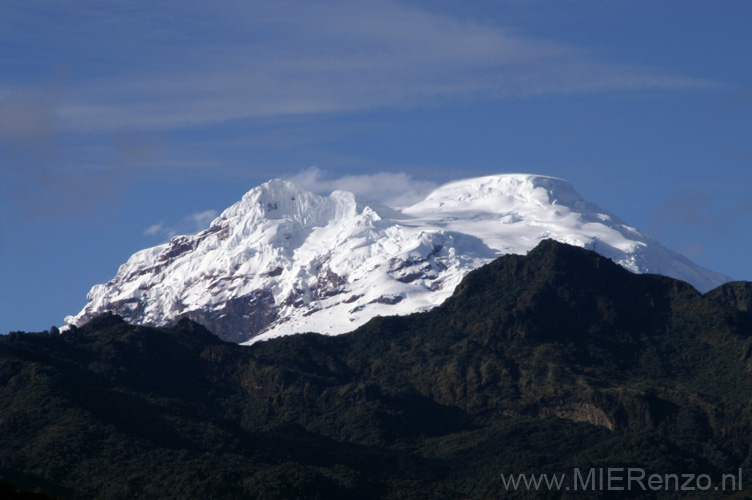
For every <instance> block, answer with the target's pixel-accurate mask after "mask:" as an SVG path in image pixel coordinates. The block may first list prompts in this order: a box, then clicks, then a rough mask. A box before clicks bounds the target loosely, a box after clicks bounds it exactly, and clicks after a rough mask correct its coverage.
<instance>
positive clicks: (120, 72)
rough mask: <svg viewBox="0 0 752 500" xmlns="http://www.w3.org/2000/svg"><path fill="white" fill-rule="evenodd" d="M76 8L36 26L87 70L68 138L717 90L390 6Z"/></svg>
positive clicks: (66, 107)
mask: <svg viewBox="0 0 752 500" xmlns="http://www.w3.org/2000/svg"><path fill="white" fill-rule="evenodd" d="M81 3H82V4H84V5H88V6H89V8H88V9H86V8H81V9H79V11H80V12H79V13H78V14H72V13H66V12H62V11H61V12H60V13H59V14H60V16H62V19H61V20H60V22H58V23H56V24H55V23H47V24H42V25H41V26H47V28H46V29H49V30H52V33H49V34H46V35H47V38H50V39H54V38H55V36H54V35H58V37H62V38H60V40H61V41H60V43H61V44H62V45H64V46H66V47H64V48H67V49H68V50H69V51H70V52H72V53H74V54H78V56H77V57H80V58H81V61H75V60H74V61H73V63H72V64H74V65H76V64H79V63H80V64H83V62H84V61H85V60H90V61H93V62H92V65H93V67H88V66H87V67H85V69H83V70H81V71H80V72H79V74H76V72H75V71H72V72H71V78H70V81H69V82H68V86H67V88H66V99H65V100H64V102H63V103H62V104H61V107H60V114H61V119H62V120H63V121H65V122H66V123H67V124H68V125H69V126H71V127H73V128H75V129H78V130H102V129H123V128H125V129H147V130H152V129H163V130H169V129H175V128H182V127H192V126H204V125H208V124H213V123H218V122H225V121H228V120H238V119H249V118H260V117H269V116H285V115H300V114H313V113H338V112H351V111H362V110H368V109H373V108H379V107H399V106H414V105H416V104H417V105H422V104H430V103H431V102H434V101H436V100H440V99H447V98H454V97H467V96H470V97H478V98H508V97H521V96H522V97H527V96H536V95H548V94H567V93H583V92H584V93H587V92H604V91H624V90H641V89H696V88H707V87H712V86H715V85H717V84H716V83H714V82H712V81H707V80H701V79H693V78H689V77H684V76H681V75H673V74H669V73H665V72H663V71H661V70H658V69H653V68H648V67H641V66H635V65H629V64H621V63H613V62H608V61H603V60H600V59H599V58H597V57H595V56H594V55H593V54H591V53H589V52H587V51H585V50H582V49H578V48H576V47H573V46H570V45H567V44H564V43H560V42H556V41H549V40H541V39H536V38H532V37H526V36H524V35H522V34H520V33H518V32H517V31H513V30H509V29H505V28H503V27H500V26H498V25H495V24H489V23H479V22H473V21H467V20H463V19H459V18H456V17H453V16H451V15H448V14H437V13H432V12H427V11H425V10H421V9H419V8H415V7H410V6H407V5H404V4H400V3H397V2H361V1H357V0H356V1H352V2H341V1H326V2H316V3H314V2H303V1H298V0H287V1H281V2H269V3H262V5H259V2H250V3H249V4H248V5H237V4H235V3H230V2H218V3H216V4H212V6H211V7H209V4H206V3H204V2H185V3H183V2H181V3H180V5H179V7H178V5H176V4H172V2H158V3H153V2H138V1H137V2H135V4H136V5H133V2H129V4H130V7H127V8H126V7H118V6H117V4H116V3H110V2H105V3H100V4H101V5H105V7H103V8H96V6H95V5H94V4H93V3H92V2H87V1H84V2H81ZM11 13H13V12H11ZM22 15H23V12H21V13H18V12H16V16H22ZM27 15H28V13H27ZM37 15H38V12H37ZM48 15H49V14H48ZM84 23H86V24H85V26H84ZM17 24H18V25H19V26H21V27H22V26H24V23H17ZM26 25H29V23H28V22H27V23H26ZM79 25H81V26H79ZM10 26H11V25H10V24H8V27H10ZM78 27H80V28H81V29H80V30H78V31H77V30H76V29H75V28H78ZM32 29H41V28H32ZM8 36H10V35H8ZM19 36H20V35H19ZM61 50H62V49H61ZM76 51H77V52H76ZM54 53H55V52H54V51H53V54H54ZM47 57H54V55H52V56H47ZM96 61H100V65H99V66H97V65H96ZM49 62H50V64H52V63H56V62H58V61H55V60H51V61H49Z"/></svg>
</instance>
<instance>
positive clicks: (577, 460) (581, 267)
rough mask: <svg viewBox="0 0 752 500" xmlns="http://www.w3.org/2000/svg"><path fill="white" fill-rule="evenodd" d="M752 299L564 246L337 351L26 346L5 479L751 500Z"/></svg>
mask: <svg viewBox="0 0 752 500" xmlns="http://www.w3.org/2000/svg"><path fill="white" fill-rule="evenodd" d="M748 290H749V287H748V286H746V284H741V283H736V284H729V285H724V287H721V288H720V289H717V290H714V291H712V292H709V293H708V294H706V296H702V295H700V294H699V293H698V292H697V291H695V290H694V289H693V288H692V287H690V286H689V285H687V284H686V283H683V282H679V281H676V280H672V279H670V278H665V277H661V276H656V275H634V274H631V273H629V272H628V271H625V270H623V269H622V268H620V267H619V266H617V265H615V264H613V263H612V262H611V261H609V260H607V259H604V258H603V257H600V256H599V255H597V254H595V253H594V252H590V251H586V250H582V249H579V248H575V247H571V246H567V245H563V244H560V243H556V242H553V241H544V242H542V243H541V244H540V245H539V246H538V247H537V248H536V249H534V250H533V251H531V252H530V253H529V254H528V255H527V256H515V255H508V256H505V257H502V258H499V259H497V260H496V261H494V262H492V263H491V264H489V265H487V266H485V267H483V268H480V269H478V270H476V271H474V272H472V273H470V274H469V275H468V276H467V277H466V278H465V280H464V281H463V282H462V284H461V285H460V286H459V287H458V288H457V290H456V291H455V293H454V295H453V296H452V297H451V298H450V299H449V300H448V301H447V302H445V303H444V304H443V305H442V306H440V307H438V308H436V309H434V310H432V311H430V312H427V313H421V314H413V315H411V316H404V317H388V318H377V319H375V320H372V321H371V322H369V323H368V324H366V325H364V326H363V327H361V328H359V329H358V330H356V331H355V332H353V333H350V334H346V335H342V336H338V337H325V336H321V335H316V334H305V335H295V336H291V337H284V338H279V339H274V340H270V341H267V342H262V343H258V344H255V345H253V346H251V347H242V346H238V345H235V344H229V343H225V342H223V341H221V340H219V339H218V338H217V337H215V336H214V335H212V334H211V333H210V332H208V331H207V330H206V329H204V328H203V327H202V326H200V325H198V324H196V323H192V322H190V321H188V320H183V321H181V322H179V323H178V324H177V325H175V326H174V327H172V328H147V327H141V326H134V325H129V324H126V323H124V322H123V321H122V319H120V318H119V317H118V316H114V315H110V314H106V315H103V316H99V317H97V318H95V319H93V320H92V321H90V322H89V323H87V324H86V325H85V326H83V327H81V328H78V329H73V330H71V331H68V332H65V333H63V334H60V335H54V334H32V333H29V334H26V333H19V332H16V333H12V334H10V335H8V336H5V337H2V338H0V480H5V481H9V482H11V483H13V484H14V485H16V486H17V487H19V488H24V489H34V488H38V487H41V488H43V489H44V490H45V491H47V492H49V493H53V494H55V495H57V496H59V497H61V498H84V499H89V498H112V499H120V498H122V499H126V498H128V499H133V498H196V499H199V498H201V499H204V498H207V499H208V498H217V499H232V498H238V499H239V498H244V499H283V498H284V499H316V498H319V499H338V498H341V499H351V498H358V499H381V498H389V499H395V500H396V499H400V500H402V499H419V498H420V499H489V498H502V497H505V496H509V497H511V498H583V496H584V497H588V498H610V497H611V496H612V495H613V494H614V492H609V491H597V489H596V491H592V490H589V491H587V492H582V491H567V490H566V489H565V487H566V486H569V485H571V483H565V485H564V487H562V489H561V490H559V491H549V490H547V489H545V488H544V489H542V490H538V491H535V490H533V491H528V490H527V489H525V488H522V489H521V490H519V491H517V492H511V491H508V490H507V489H506V488H505V486H504V482H503V478H502V476H501V474H514V475H516V474H520V473H535V474H542V473H550V474H554V473H555V474H559V475H561V474H567V475H569V476H571V475H572V471H573V470H574V468H579V469H581V470H584V471H587V470H589V469H590V468H596V469H600V468H604V469H605V468H609V467H611V468H625V470H626V468H628V467H637V468H641V469H644V470H645V471H646V472H647V473H648V474H651V473H656V474H662V475H663V474H696V475H701V474H707V475H709V476H710V478H711V479H712V480H713V481H714V483H713V487H711V488H710V490H709V491H688V492H682V493H681V495H682V496H683V497H692V496H693V495H694V496H696V497H698V498H712V497H714V496H724V497H731V498H733V497H735V496H738V497H740V498H747V497H746V496H745V495H746V492H743V491H742V492H740V491H734V492H728V491H726V492H723V491H716V490H715V489H714V487H715V486H716V485H717V486H720V485H721V482H720V478H721V475H722V474H731V473H733V474H737V473H738V470H739V468H742V469H743V474H746V473H747V472H748V471H750V470H752V469H750V465H752V464H750V443H751V442H752V425H751V424H752V412H751V411H750V400H751V398H752V313H751V312H750V310H749V307H747V305H748V304H749V303H750V300H749V297H750V294H749V293H748ZM570 479H571V478H570ZM645 484H647V483H645ZM693 484H694V483H693ZM751 484H752V483H751ZM737 486H738V485H737ZM676 495H677V492H675V491H665V490H660V491H650V490H648V491H642V490H640V489H639V488H638V489H635V490H632V491H624V492H619V496H620V497H630V496H631V497H640V498H651V497H652V498H674V497H676Z"/></svg>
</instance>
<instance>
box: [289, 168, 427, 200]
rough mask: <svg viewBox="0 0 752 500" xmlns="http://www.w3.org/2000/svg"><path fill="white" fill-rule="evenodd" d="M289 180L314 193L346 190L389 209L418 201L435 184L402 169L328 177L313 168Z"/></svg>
mask: <svg viewBox="0 0 752 500" xmlns="http://www.w3.org/2000/svg"><path fill="white" fill-rule="evenodd" d="M290 180H291V181H293V182H296V183H297V184H300V185H301V186H302V187H303V188H305V189H308V190H309V191H313V192H315V193H319V194H329V193H331V192H332V191H336V190H342V191H349V192H351V193H355V194H356V195H357V196H359V197H361V198H363V199H364V200H367V201H372V202H375V203H380V204H383V205H386V206H388V207H393V208H397V207H404V206H408V205H411V204H413V203H415V202H417V201H420V200H422V199H423V198H425V197H426V196H427V195H428V193H430V192H431V191H433V190H434V189H436V187H437V184H436V183H434V182H430V181H426V180H419V179H415V178H413V176H412V175H410V174H407V173H405V172H377V173H374V174H364V175H345V176H343V177H336V178H331V177H330V176H329V174H328V173H327V172H326V171H324V170H321V169H319V168H317V167H310V168H308V169H306V170H302V171H300V172H298V173H297V174H295V175H294V176H292V177H290Z"/></svg>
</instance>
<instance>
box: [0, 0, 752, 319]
mask: <svg viewBox="0 0 752 500" xmlns="http://www.w3.org/2000/svg"><path fill="white" fill-rule="evenodd" d="M750 22H752V3H750V2H746V1H737V2H733V1H718V2H696V1H692V0H681V1H662V0H659V1H656V0H651V1H640V0H637V1H633V2H621V1H608V0H600V1H596V0H568V1H565V0H561V1H554V0H546V1H542V0H541V1H538V0H524V1H523V0H509V1H504V0H477V1H472V0H470V1H463V2H458V1H444V0H432V1H430V2H429V1H368V2H361V1H358V0H354V1H353V0H348V1H317V2H312V1H298V0H282V1H274V2H256V1H250V2H227V1H223V0H217V1H214V2H211V3H209V2H198V1H194V0H184V1H180V2H177V1H171V0H167V1H162V2H154V1H148V2H147V1H142V0H130V1H129V2H122V1H108V0H96V1H89V0H81V1H78V0H74V1H72V2H65V3H61V2H50V1H48V0H25V1H15V0H10V1H5V2H1V3H0V262H1V263H2V275H1V277H0V280H1V281H0V332H2V333H4V332H7V331H10V330H26V331H34V330H42V329H47V328H49V327H50V326H51V325H53V324H56V325H60V324H62V321H63V318H64V316H65V315H68V314H74V313H77V312H78V311H79V310H80V309H81V308H82V307H83V306H84V305H85V303H86V294H87V292H88V290H89V289H90V287H91V286H92V285H94V284H96V283H102V282H105V281H107V280H109V279H110V278H112V277H113V276H114V274H115V273H116V271H117V268H118V266H119V265H120V264H122V263H123V262H125V260H126V259H127V258H128V257H129V256H130V255H131V254H132V253H133V252H135V251H137V250H139V249H142V248H145V247H148V246H153V245H155V244H159V243H161V242H163V241H165V240H166V239H168V238H169V236H170V235H171V234H176V233H185V232H192V231H196V230H198V229H201V228H202V227H205V226H206V225H208V222H209V221H210V220H211V217H212V216H214V215H215V214H216V213H218V212H221V211H222V210H223V209H224V208H226V207H227V206H229V205H230V204H232V203H234V202H235V201H237V200H238V199H240V197H241V196H242V195H243V193H245V192H246V191H248V190H249V189H251V188H253V187H254V186H256V185H258V184H260V183H262V182H265V181H266V180H268V179H270V178H274V177H285V178H292V179H295V180H298V181H299V182H301V183H302V184H304V185H305V186H306V187H309V188H311V189H315V190H317V191H319V192H322V193H325V192H327V191H331V190H332V189H335V188H347V189H350V190H354V191H356V192H358V193H359V194H361V195H362V196H364V197H366V198H372V199H374V200H377V201H388V202H392V203H402V202H406V201H409V200H411V199H414V198H416V197H418V196H420V195H422V194H424V193H425V192H427V191H428V190H430V189H431V188H432V187H434V186H436V185H438V184H441V183H443V182H446V181H449V180H452V179H457V178H462V177H471V176H479V175H487V174H493V173H504V172H530V173H539V174H546V175H552V176H556V177H562V178H565V179H567V180H569V181H571V182H572V183H573V184H574V186H575V188H576V189H577V190H578V191H579V192H580V194H582V195H583V196H584V197H585V198H587V199H589V200H590V201H593V202H595V203H597V204H599V205H601V206H602V207H604V208H605V209H607V210H609V211H611V212H613V213H615V214H617V215H618V216H620V217H621V218H622V219H624V220H626V221H627V222H628V223H630V224H632V225H634V226H636V227H638V228H640V229H642V230H644V231H647V232H648V233H650V234H652V235H653V236H655V237H656V238H657V239H658V240H659V241H661V242H662V243H663V244H664V245H666V246H668V247H669V248H672V249H674V250H676V251H678V252H681V253H683V254H685V255H687V256H688V257H690V258H691V259H693V260H694V261H696V262H697V263H699V264H701V265H703V266H705V267H708V268H710V269H713V270H715V271H719V272H722V273H725V274H728V275H730V276H732V277H733V278H735V279H741V280H752V263H750V261H749V257H748V256H749V254H750V250H752V238H751V237H750V234H752V222H750V219H752V141H750V138H752V65H750V64H749V58H750V54H752V32H751V31H750V30H749V25H750Z"/></svg>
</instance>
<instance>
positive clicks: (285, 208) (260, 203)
mask: <svg viewBox="0 0 752 500" xmlns="http://www.w3.org/2000/svg"><path fill="white" fill-rule="evenodd" d="M359 207H360V208H362V204H360V203H359V202H358V200H356V198H355V195H354V194H353V193H349V192H346V191H335V192H333V193H332V194H331V195H329V196H328V197H324V196H319V195H317V194H314V193H311V192H310V191H306V190H304V189H303V188H301V187H300V186H299V185H297V184H295V183H294V182H290V181H286V180H281V179H272V180H270V181H268V182H266V183H264V184H262V185H260V186H258V187H256V188H253V189H251V190H250V191H248V192H247V193H246V194H245V195H243V198H242V199H241V200H240V201H239V202H237V203H235V204H234V205H232V206H231V207H230V208H228V209H227V210H225V211H224V212H222V214H221V215H220V216H219V217H218V218H217V219H216V220H214V222H212V226H214V225H222V224H223V221H226V220H231V221H233V222H234V223H237V221H238V220H241V219H242V220H244V221H245V222H246V223H248V224H251V225H253V224H256V223H259V222H260V221H261V220H274V219H288V220H290V221H292V222H295V223H297V224H300V225H301V226H303V227H311V226H317V225H322V224H326V223H328V222H329V221H332V220H340V219H343V218H346V217H351V216H352V215H354V214H355V212H356V211H357V210H358V209H359Z"/></svg>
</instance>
